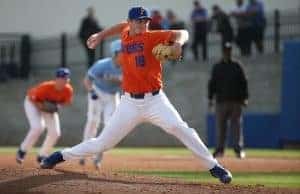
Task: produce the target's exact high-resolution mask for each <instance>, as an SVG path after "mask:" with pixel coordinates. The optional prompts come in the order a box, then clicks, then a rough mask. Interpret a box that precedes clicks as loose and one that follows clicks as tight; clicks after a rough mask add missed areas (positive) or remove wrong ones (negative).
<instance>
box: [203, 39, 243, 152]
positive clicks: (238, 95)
mask: <svg viewBox="0 0 300 194" xmlns="http://www.w3.org/2000/svg"><path fill="white" fill-rule="evenodd" d="M231 50H232V46H231V44H230V43H226V44H225V47H224V49H223V59H222V60H221V61H220V62H219V63H216V64H215V65H214V67H213V69H212V74H211V78H210V80H209V82H208V99H209V107H212V105H213V99H214V98H215V100H216V122H217V131H218V132H217V134H218V138H217V147H216V150H215V152H214V154H213V155H214V157H222V156H223V155H224V148H225V139H226V131H227V122H228V121H229V122H230V127H231V130H232V133H233V136H234V137H233V139H234V151H235V153H236V156H237V157H239V158H245V156H246V155H245V152H244V150H243V148H244V139H243V129H242V109H243V106H246V105H247V104H248V83H247V79H246V76H245V73H244V70H243V68H242V64H241V63H239V62H238V61H235V60H234V59H232V57H231Z"/></svg>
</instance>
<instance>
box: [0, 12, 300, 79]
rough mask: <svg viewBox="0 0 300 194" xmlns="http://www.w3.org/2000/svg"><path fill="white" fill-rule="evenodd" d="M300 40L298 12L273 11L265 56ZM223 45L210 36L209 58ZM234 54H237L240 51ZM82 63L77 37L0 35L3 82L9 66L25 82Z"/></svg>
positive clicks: (99, 53)
mask: <svg viewBox="0 0 300 194" xmlns="http://www.w3.org/2000/svg"><path fill="white" fill-rule="evenodd" d="M188 30H190V29H188ZM299 38H300V12H299V10H289V11H279V10H274V12H272V13H269V14H267V27H266V30H265V40H264V45H265V52H266V53H279V52H281V50H282V45H283V41H285V40H289V39H299ZM108 42H109V40H108V41H105V42H104V44H103V45H102V49H100V50H99V48H98V50H97V51H96V53H97V57H96V58H101V57H104V56H108V55H109V49H108ZM220 44H221V43H220V37H219V35H218V34H216V33H209V36H208V47H207V49H208V50H207V53H208V54H209V57H219V56H220V55H221V52H220ZM210 51H213V52H210ZM235 52H236V53H235V54H238V53H237V51H235ZM212 53H213V54H212ZM210 54H211V55H210ZM9 56H10V57H9ZM83 61H86V53H85V51H84V49H83V46H82V44H81V42H80V41H79V40H78V37H77V36H76V35H74V34H73V35H72V34H66V33H62V34H61V35H60V36H56V37H50V38H46V39H31V38H30V36H29V35H23V34H11V33H5V34H4V33H2V34H1V33H0V70H1V71H0V80H1V75H5V71H7V70H5V68H6V69H7V68H8V67H9V64H13V63H15V64H17V65H16V69H17V70H16V71H18V73H17V76H20V77H24V78H26V77H28V75H29V71H30V69H31V67H32V65H33V67H35V66H42V67H45V66H47V65H51V66H68V65H72V64H74V63H85V62H83ZM82 65H84V64H82ZM10 66H12V65H10ZM2 77H3V76H2Z"/></svg>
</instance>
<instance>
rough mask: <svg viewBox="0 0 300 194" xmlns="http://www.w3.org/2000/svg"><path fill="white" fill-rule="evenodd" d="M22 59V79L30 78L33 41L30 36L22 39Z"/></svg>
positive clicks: (24, 36)
mask: <svg viewBox="0 0 300 194" xmlns="http://www.w3.org/2000/svg"><path fill="white" fill-rule="evenodd" d="M20 59H21V61H20V77H21V78H28V76H29V73H30V68H31V64H30V59H31V40H30V36H29V35H28V34H25V35H23V36H22V37H21V48H20Z"/></svg>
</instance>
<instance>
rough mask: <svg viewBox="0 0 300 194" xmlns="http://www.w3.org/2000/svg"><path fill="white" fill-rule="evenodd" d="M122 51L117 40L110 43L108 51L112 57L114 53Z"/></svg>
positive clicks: (119, 41)
mask: <svg viewBox="0 0 300 194" xmlns="http://www.w3.org/2000/svg"><path fill="white" fill-rule="evenodd" d="M121 50H122V45H121V40H120V39H117V40H114V41H112V42H111V43H110V51H111V53H112V55H114V54H115V53H116V52H120V51H121Z"/></svg>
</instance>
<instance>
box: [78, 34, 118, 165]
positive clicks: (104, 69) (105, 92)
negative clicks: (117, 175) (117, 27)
mask: <svg viewBox="0 0 300 194" xmlns="http://www.w3.org/2000/svg"><path fill="white" fill-rule="evenodd" d="M110 48H111V53H112V58H105V59H100V60H98V61H97V62H96V63H95V64H94V65H93V66H92V67H91V68H90V69H89V70H88V72H87V75H86V77H85V79H84V85H85V88H86V89H87V91H88V112H87V122H86V125H85V128H84V134H83V140H84V141H85V140H88V139H90V138H93V137H96V134H97V129H98V127H99V124H100V123H101V122H102V123H103V125H104V126H105V125H106V124H107V123H108V120H109V118H110V117H111V115H112V114H113V112H114V111H115V109H116V107H117V105H118V104H119V102H120V84H121V80H122V75H121V69H120V66H119V61H118V59H119V57H120V56H119V54H120V51H121V40H120V39H118V40H115V41H113V42H111V45H110ZM101 118H102V119H101ZM101 160H102V153H99V154H97V155H96V157H95V159H94V166H95V168H96V169H98V168H99V166H100V162H101ZM80 164H81V165H84V164H85V160H84V159H83V158H82V159H81V160H80Z"/></svg>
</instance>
